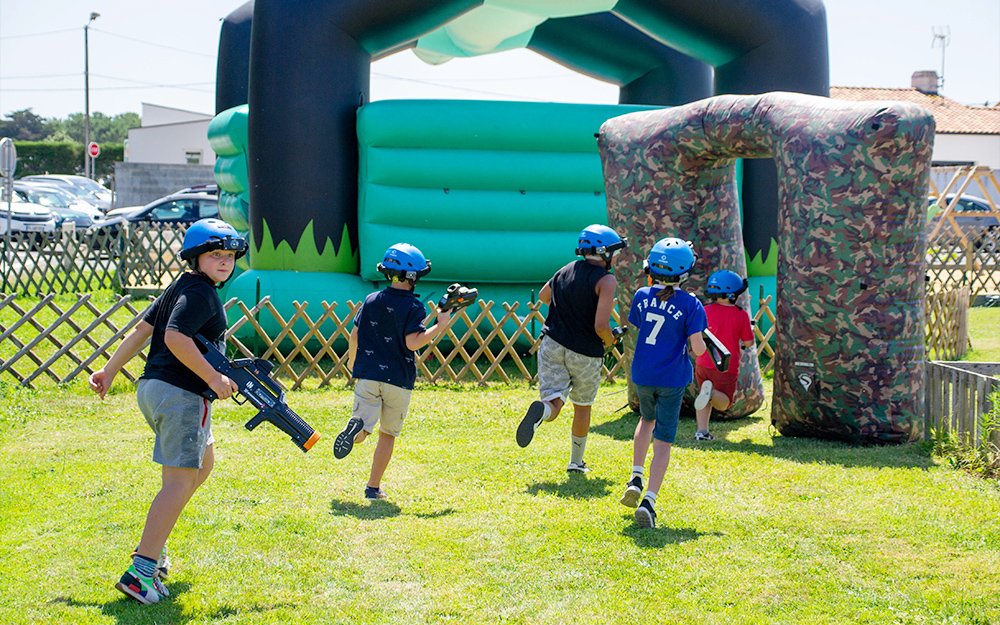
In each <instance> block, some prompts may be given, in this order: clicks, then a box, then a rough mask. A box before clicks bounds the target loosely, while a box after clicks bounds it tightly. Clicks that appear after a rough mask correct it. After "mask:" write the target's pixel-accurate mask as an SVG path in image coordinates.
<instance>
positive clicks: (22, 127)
mask: <svg viewBox="0 0 1000 625" xmlns="http://www.w3.org/2000/svg"><path fill="white" fill-rule="evenodd" d="M5 117H7V119H5V120H4V119H0V136H4V137H10V138H11V139H16V140H18V141H40V140H42V139H44V138H45V137H46V135H47V134H48V132H47V129H46V127H45V119H44V118H42V117H41V116H40V115H35V114H34V113H32V112H31V109H30V108H26V109H21V110H19V111H11V112H10V113H7V115H6V116H5Z"/></svg>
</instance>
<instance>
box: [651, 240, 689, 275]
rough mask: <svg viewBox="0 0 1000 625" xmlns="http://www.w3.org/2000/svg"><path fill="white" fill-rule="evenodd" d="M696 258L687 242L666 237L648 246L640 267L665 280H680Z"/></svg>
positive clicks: (686, 273)
mask: <svg viewBox="0 0 1000 625" xmlns="http://www.w3.org/2000/svg"><path fill="white" fill-rule="evenodd" d="M697 258H698V257H697V256H696V255H695V253H694V250H692V249H691V244H690V243H689V242H687V241H684V240H682V239H675V238H673V237H667V238H666V239H660V240H659V241H657V242H656V243H655V244H654V245H653V247H652V248H650V250H649V257H648V258H647V259H646V260H644V261H643V263H642V269H643V271H645V272H646V273H648V274H652V275H653V276H656V277H658V278H667V279H668V280H667V282H682V281H684V280H686V279H687V276H688V272H690V271H691V269H692V268H693V267H694V261H695V260H696V259H697Z"/></svg>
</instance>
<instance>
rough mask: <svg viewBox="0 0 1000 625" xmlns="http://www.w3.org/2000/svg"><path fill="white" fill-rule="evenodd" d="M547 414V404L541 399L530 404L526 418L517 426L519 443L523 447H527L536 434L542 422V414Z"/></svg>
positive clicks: (525, 414)
mask: <svg viewBox="0 0 1000 625" xmlns="http://www.w3.org/2000/svg"><path fill="white" fill-rule="evenodd" d="M544 414H545V404H543V403H542V402H540V401H533V402H531V405H530V406H528V412H526V413H524V418H523V419H521V424H520V425H518V426H517V444H518V445H520V446H521V447H527V446H528V443H530V442H531V439H532V438H534V436H535V430H537V429H538V426H539V424H541V422H542V416H543V415H544Z"/></svg>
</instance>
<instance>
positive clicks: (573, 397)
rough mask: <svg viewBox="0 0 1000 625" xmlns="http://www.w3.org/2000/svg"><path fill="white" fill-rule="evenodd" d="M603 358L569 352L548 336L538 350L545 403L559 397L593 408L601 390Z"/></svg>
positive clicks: (539, 371) (541, 392)
mask: <svg viewBox="0 0 1000 625" xmlns="http://www.w3.org/2000/svg"><path fill="white" fill-rule="evenodd" d="M603 362H604V359H603V358H598V357H596V356H584V355H583V354H578V353H576V352H574V351H573V350H571V349H566V348H565V347H563V346H562V345H560V344H559V343H558V342H557V341H555V340H553V339H551V338H549V337H548V336H543V337H542V344H541V346H540V347H539V348H538V394H539V395H540V396H541V399H542V401H548V400H550V399H555V398H556V397H559V398H561V399H566V397H567V395H568V396H569V400H570V401H571V402H573V403H574V404H576V405H577V406H591V405H593V403H594V400H595V399H597V390H598V389H599V388H600V386H601V364H602V363H603Z"/></svg>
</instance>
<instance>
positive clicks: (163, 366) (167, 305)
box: [142, 273, 226, 395]
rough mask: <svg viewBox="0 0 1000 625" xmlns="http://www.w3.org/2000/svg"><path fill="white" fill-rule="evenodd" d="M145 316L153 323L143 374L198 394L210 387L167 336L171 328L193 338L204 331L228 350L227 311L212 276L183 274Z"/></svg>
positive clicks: (217, 345) (145, 319)
mask: <svg viewBox="0 0 1000 625" xmlns="http://www.w3.org/2000/svg"><path fill="white" fill-rule="evenodd" d="M142 319H143V321H145V322H146V323H148V324H150V325H151V326H153V336H152V337H151V339H150V344H149V357H148V358H147V359H146V370H145V371H144V372H143V374H142V377H144V378H152V379H155V380H162V381H164V382H167V383H168V384H173V385H174V386H177V387H180V388H182V389H184V390H186V391H190V392H192V393H195V394H196V395H201V393H202V392H203V391H205V390H207V389H208V385H207V384H205V382H204V381H203V380H202V379H201V378H199V377H198V376H197V375H196V374H195V373H194V372H193V371H191V370H190V369H188V368H187V367H186V366H184V364H183V363H181V361H179V360H177V357H176V356H174V354H173V352H171V351H170V350H169V349H168V348H167V346H166V344H165V343H164V341H163V336H164V333H165V332H166V330H167V329H170V330H176V331H177V332H180V333H181V334H184V335H185V336H190V337H192V338H194V335H195V334H201V335H202V336H204V337H205V338H206V339H208V340H210V341H212V342H213V343H215V345H216V347H218V348H219V349H220V350H224V349H225V345H224V343H223V337H224V335H225V332H226V310H225V308H224V307H223V305H222V300H221V299H219V295H218V293H217V292H216V290H215V287H214V286H213V285H212V283H211V282H210V281H209V279H208V278H206V277H205V276H202V275H201V274H194V273H185V274H183V275H181V277H179V278H177V279H176V280H175V281H174V283H173V284H171V285H170V286H168V287H167V290H166V291H164V292H163V294H162V295H160V296H159V297H158V298H156V301H155V302H153V305H152V306H150V307H149V308H148V309H147V310H146V314H145V315H144V316H143V318H142Z"/></svg>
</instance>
